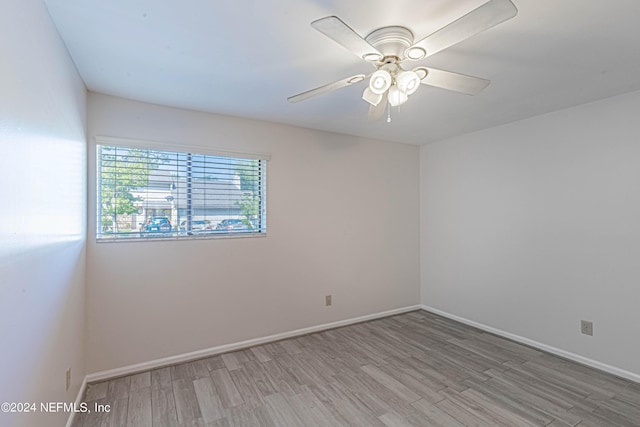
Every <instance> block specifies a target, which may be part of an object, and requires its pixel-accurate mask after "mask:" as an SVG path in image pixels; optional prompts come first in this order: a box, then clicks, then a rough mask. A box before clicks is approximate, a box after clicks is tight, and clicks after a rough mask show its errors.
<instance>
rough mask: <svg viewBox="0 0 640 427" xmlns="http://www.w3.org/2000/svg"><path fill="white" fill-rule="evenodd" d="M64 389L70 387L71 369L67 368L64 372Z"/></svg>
mask: <svg viewBox="0 0 640 427" xmlns="http://www.w3.org/2000/svg"><path fill="white" fill-rule="evenodd" d="M66 384H67V385H66V389H67V390H69V387H71V368H67V372H66Z"/></svg>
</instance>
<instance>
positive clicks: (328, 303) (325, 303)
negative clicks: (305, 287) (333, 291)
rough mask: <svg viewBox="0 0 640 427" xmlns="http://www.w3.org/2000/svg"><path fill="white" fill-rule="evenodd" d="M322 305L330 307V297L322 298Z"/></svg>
mask: <svg viewBox="0 0 640 427" xmlns="http://www.w3.org/2000/svg"><path fill="white" fill-rule="evenodd" d="M324 305H325V306H327V307H329V306H330V305H331V295H327V296H325V297H324Z"/></svg>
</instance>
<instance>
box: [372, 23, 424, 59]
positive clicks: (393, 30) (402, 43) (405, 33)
mask: <svg viewBox="0 0 640 427" xmlns="http://www.w3.org/2000/svg"><path fill="white" fill-rule="evenodd" d="M365 40H366V41H367V42H368V43H369V44H370V45H371V46H373V47H375V48H376V49H378V51H380V53H382V55H384V57H385V58H387V57H395V58H397V60H403V59H404V52H405V51H406V50H407V48H408V47H410V46H411V45H413V33H412V32H411V30H409V29H408V28H405V27H399V26H393V27H382V28H378V29H377V30H374V31H372V32H370V33H369V34H368V35H367V36H366V37H365ZM383 62H385V61H384V59H383Z"/></svg>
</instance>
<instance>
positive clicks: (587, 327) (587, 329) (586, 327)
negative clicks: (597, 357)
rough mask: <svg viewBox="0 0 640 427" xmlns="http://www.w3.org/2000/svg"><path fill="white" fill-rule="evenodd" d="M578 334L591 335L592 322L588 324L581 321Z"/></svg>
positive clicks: (586, 321) (585, 321)
mask: <svg viewBox="0 0 640 427" xmlns="http://www.w3.org/2000/svg"><path fill="white" fill-rule="evenodd" d="M580 332H582V333H583V334H585V335H593V322H589V321H588V320H581V321H580Z"/></svg>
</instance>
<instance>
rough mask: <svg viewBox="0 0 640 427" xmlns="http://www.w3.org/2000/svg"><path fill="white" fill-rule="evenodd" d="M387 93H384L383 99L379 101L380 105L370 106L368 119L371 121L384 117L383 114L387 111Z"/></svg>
mask: <svg viewBox="0 0 640 427" xmlns="http://www.w3.org/2000/svg"><path fill="white" fill-rule="evenodd" d="M387 93H388V92H385V93H384V94H383V95H382V99H381V100H380V102H378V105H370V106H369V115H368V117H367V118H368V119H369V121H372V122H374V121H377V120H380V119H381V118H382V116H384V112H385V111H387V104H388V102H387Z"/></svg>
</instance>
